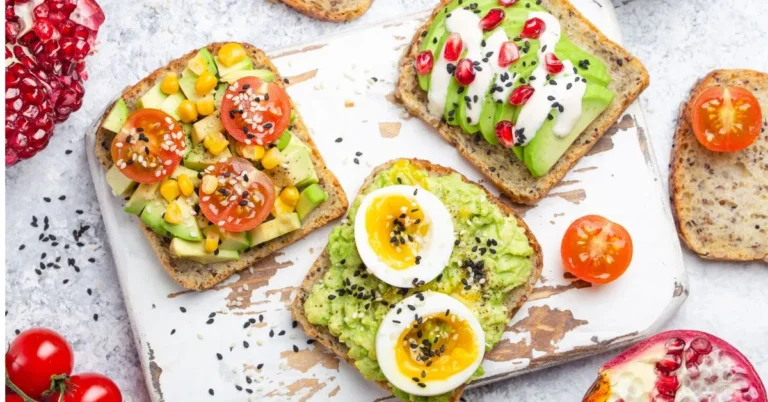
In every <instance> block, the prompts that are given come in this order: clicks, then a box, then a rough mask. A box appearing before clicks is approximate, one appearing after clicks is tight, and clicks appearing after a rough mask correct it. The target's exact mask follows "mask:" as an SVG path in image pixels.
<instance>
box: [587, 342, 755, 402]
mask: <svg viewBox="0 0 768 402" xmlns="http://www.w3.org/2000/svg"><path fill="white" fill-rule="evenodd" d="M606 401H610V402H673V401H676V402H700V401H712V402H715V401H718V402H719V401H728V402H767V401H768V397H766V391H765V386H764V385H763V383H762V381H761V380H760V377H759V376H758V375H757V372H756V371H755V368H754V367H752V364H750V363H749V360H747V358H746V357H744V355H742V354H741V352H739V351H738V350H736V349H735V348H734V347H733V346H731V345H730V344H728V343H727V342H725V341H724V340H722V339H720V338H718V337H716V336H713V335H710V334H708V333H706V332H700V331H687V330H678V331H667V332H662V333H660V334H658V335H655V336H653V337H651V338H649V339H647V340H645V341H643V342H640V343H638V344H637V345H635V346H633V347H631V348H629V349H628V350H627V351H625V352H624V353H622V354H620V355H619V356H618V357H616V358H615V359H613V360H611V361H610V362H608V363H606V364H605V365H603V366H602V367H600V371H599V376H598V378H597V380H596V381H595V383H594V384H592V388H590V390H589V391H588V392H587V394H586V395H585V396H584V400H583V402H606Z"/></svg>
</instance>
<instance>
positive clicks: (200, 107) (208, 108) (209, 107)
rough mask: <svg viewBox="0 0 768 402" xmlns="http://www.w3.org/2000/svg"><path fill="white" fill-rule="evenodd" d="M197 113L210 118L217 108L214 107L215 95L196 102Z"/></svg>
mask: <svg viewBox="0 0 768 402" xmlns="http://www.w3.org/2000/svg"><path fill="white" fill-rule="evenodd" d="M196 105H197V112H198V113H200V114H201V115H203V116H208V115H210V114H212V113H213V111H214V109H215V107H214V105H213V95H207V96H206V97H204V98H202V99H199V100H198V101H197V102H196Z"/></svg>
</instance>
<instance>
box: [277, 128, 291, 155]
mask: <svg viewBox="0 0 768 402" xmlns="http://www.w3.org/2000/svg"><path fill="white" fill-rule="evenodd" d="M291 138H293V135H292V134H291V132H290V131H288V130H285V131H284V132H283V134H282V135H281V136H280V138H278V139H277V142H276V143H275V146H276V147H277V149H279V150H280V151H282V150H284V149H285V148H287V147H288V144H289V143H290V142H291Z"/></svg>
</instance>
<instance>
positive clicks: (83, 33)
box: [74, 25, 91, 40]
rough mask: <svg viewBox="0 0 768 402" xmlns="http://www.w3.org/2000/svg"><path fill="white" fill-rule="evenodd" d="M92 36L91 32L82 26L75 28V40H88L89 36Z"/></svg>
mask: <svg viewBox="0 0 768 402" xmlns="http://www.w3.org/2000/svg"><path fill="white" fill-rule="evenodd" d="M90 34H91V30H90V29H88V28H86V27H84V26H82V25H77V26H76V27H75V32H74V36H75V38H78V39H82V40H88V36H89V35H90Z"/></svg>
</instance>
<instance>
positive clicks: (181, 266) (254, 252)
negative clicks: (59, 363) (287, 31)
mask: <svg viewBox="0 0 768 402" xmlns="http://www.w3.org/2000/svg"><path fill="white" fill-rule="evenodd" d="M223 45H224V43H211V44H209V45H208V46H206V48H207V49H208V50H209V51H210V52H211V53H212V54H216V53H217V52H218V50H219V49H220V48H221V47H222V46H223ZM241 45H242V46H243V47H244V48H245V50H246V52H247V54H248V56H249V57H250V58H251V59H252V60H253V62H254V68H259V69H268V70H270V71H272V72H274V73H275V81H274V82H275V83H276V84H277V85H280V86H285V82H284V81H283V78H282V77H281V76H280V74H279V72H278V71H277V68H276V67H275V66H274V65H273V64H272V62H270V60H269V58H268V57H267V55H266V54H264V52H263V51H261V50H260V49H257V48H256V47H254V46H252V45H249V44H247V43H241ZM197 52H198V49H195V50H193V51H191V52H189V53H187V54H186V55H184V56H182V57H180V58H178V59H175V60H173V61H171V62H170V63H169V64H168V65H167V66H165V67H162V68H159V69H157V70H155V71H154V72H152V73H151V74H150V75H149V76H147V77H146V78H144V79H143V80H141V81H139V82H138V83H137V84H136V85H133V86H131V87H128V88H126V89H125V90H124V91H123V92H122V94H121V95H120V96H121V98H123V100H124V101H125V103H126V104H127V105H128V107H129V108H130V109H134V108H135V103H136V101H137V100H138V99H139V98H140V97H141V96H142V95H143V94H144V93H145V92H147V91H148V90H149V89H150V88H152V87H153V86H154V85H155V84H156V83H157V82H159V81H160V80H162V78H163V76H165V74H166V73H168V72H176V73H181V71H182V70H183V69H184V68H185V67H186V65H187V61H189V60H190V59H191V58H193V57H194V56H195V55H196V54H197ZM111 109H112V107H110V108H108V109H107V110H106V111H105V112H104V114H103V115H102V117H101V120H100V121H99V124H98V125H99V130H98V131H97V132H96V147H95V149H94V152H95V154H96V157H97V158H98V160H99V162H101V164H102V166H104V168H105V169H109V168H110V167H111V166H112V164H113V161H112V157H111V154H110V147H111V144H112V140H113V138H114V137H115V133H113V132H111V131H109V130H106V129H104V128H102V127H101V124H102V122H103V120H104V119H105V118H106V117H107V115H108V114H109V112H110V111H111ZM293 110H294V112H295V114H296V120H295V122H294V123H293V126H294V128H293V130H292V132H293V134H294V135H298V136H299V137H300V138H301V139H302V140H303V141H304V143H306V144H307V145H308V146H309V148H310V149H311V151H312V161H313V163H314V165H315V170H316V171H317V176H318V178H319V179H320V183H319V184H320V186H321V187H322V188H323V189H324V190H325V191H326V192H327V193H328V196H329V197H328V200H326V201H325V202H323V203H322V204H321V205H320V206H319V207H318V208H317V209H315V210H314V211H312V212H311V213H310V214H309V215H307V217H305V219H304V220H303V221H302V226H301V229H299V230H296V231H293V232H290V233H288V234H286V235H283V236H280V237H278V238H276V239H274V240H270V241H268V242H265V243H262V244H259V245H257V246H255V247H252V248H250V249H248V250H247V251H244V252H242V253H240V258H239V259H238V260H237V261H229V262H220V263H213V264H200V263H197V262H194V261H191V260H185V259H178V258H175V257H174V256H173V255H172V254H171V252H170V248H169V245H170V240H169V239H167V238H164V237H162V236H160V235H158V234H157V233H155V232H153V231H152V229H150V228H149V227H147V226H146V225H145V224H144V223H143V222H141V221H139V224H140V225H141V228H142V229H143V231H144V233H145V234H146V235H147V239H148V240H149V243H150V245H151V246H152V248H153V249H154V250H155V253H157V257H158V258H159V259H160V263H161V264H162V265H163V268H165V270H166V271H167V272H168V274H169V275H170V276H171V277H172V278H173V279H174V280H175V281H176V282H178V283H179V285H181V286H183V287H185V288H187V289H193V290H205V289H208V288H210V287H212V286H214V285H216V284H217V283H219V282H221V281H223V280H225V279H227V278H228V277H229V276H231V275H232V274H234V273H236V272H238V271H241V270H243V269H246V268H248V267H249V266H251V265H253V264H254V263H255V262H257V261H259V260H260V259H262V258H264V257H266V256H268V255H269V254H271V253H273V252H275V251H277V250H279V249H281V248H283V247H286V246H288V245H290V244H292V243H293V242H295V241H297V240H299V239H301V238H303V237H304V236H306V235H307V234H309V233H310V232H311V231H313V230H315V229H317V228H319V227H321V226H323V225H325V224H327V223H328V222H330V221H332V220H334V219H336V218H338V217H340V216H342V215H343V214H344V211H346V209H347V205H348V204H347V197H346V195H345V194H344V190H343V189H342V188H341V185H340V184H339V182H338V180H337V179H336V176H334V175H333V173H332V172H331V171H330V170H329V169H328V168H327V167H326V166H325V162H324V161H323V158H322V156H321V155H320V152H319V151H318V149H317V147H316V146H315V144H314V142H313V141H312V138H311V137H310V136H309V132H308V131H307V127H306V126H305V125H304V121H303V120H302V118H301V115H300V113H299V110H298V109H297V108H296V107H295V104H293Z"/></svg>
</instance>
